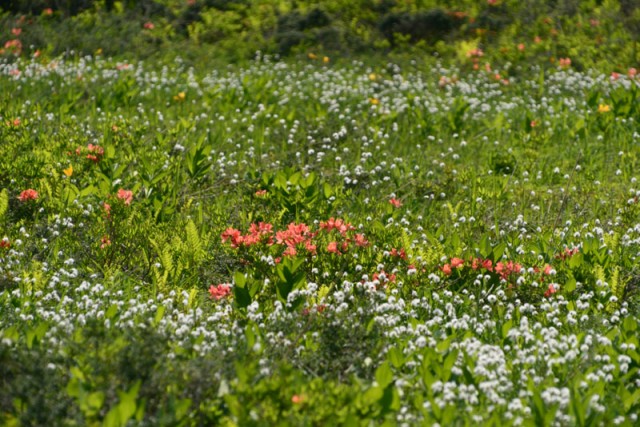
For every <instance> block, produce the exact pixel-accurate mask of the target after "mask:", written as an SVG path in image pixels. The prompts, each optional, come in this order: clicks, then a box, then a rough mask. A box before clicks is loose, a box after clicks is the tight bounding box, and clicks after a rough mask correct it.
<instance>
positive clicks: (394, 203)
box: [389, 198, 402, 208]
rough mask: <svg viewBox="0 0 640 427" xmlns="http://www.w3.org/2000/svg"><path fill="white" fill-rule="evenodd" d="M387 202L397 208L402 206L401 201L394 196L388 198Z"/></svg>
mask: <svg viewBox="0 0 640 427" xmlns="http://www.w3.org/2000/svg"><path fill="white" fill-rule="evenodd" d="M389 203H391V204H392V205H393V207H394V208H399V207H400V206H402V202H401V201H400V200H399V199H396V198H392V199H390V200H389Z"/></svg>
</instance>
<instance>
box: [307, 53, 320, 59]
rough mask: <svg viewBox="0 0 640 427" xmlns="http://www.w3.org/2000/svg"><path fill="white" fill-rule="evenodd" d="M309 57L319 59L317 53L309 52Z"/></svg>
mask: <svg viewBox="0 0 640 427" xmlns="http://www.w3.org/2000/svg"><path fill="white" fill-rule="evenodd" d="M307 56H308V57H309V59H318V55H316V54H315V53H312V52H309V54H308V55H307Z"/></svg>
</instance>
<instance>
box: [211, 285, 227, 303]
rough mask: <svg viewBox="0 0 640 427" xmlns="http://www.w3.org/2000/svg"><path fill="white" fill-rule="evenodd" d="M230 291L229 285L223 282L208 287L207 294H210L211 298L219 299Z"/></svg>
mask: <svg viewBox="0 0 640 427" xmlns="http://www.w3.org/2000/svg"><path fill="white" fill-rule="evenodd" d="M230 293H231V286H230V285H228V284H225V283H223V284H221V285H218V286H214V285H211V286H210V287H209V295H210V296H211V299H215V300H216V301H220V300H221V299H222V298H224V297H226V296H227V295H229V294H230Z"/></svg>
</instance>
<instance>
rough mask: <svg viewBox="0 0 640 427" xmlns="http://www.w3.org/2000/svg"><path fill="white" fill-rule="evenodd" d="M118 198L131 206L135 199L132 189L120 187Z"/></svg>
mask: <svg viewBox="0 0 640 427" xmlns="http://www.w3.org/2000/svg"><path fill="white" fill-rule="evenodd" d="M117 196H118V199H120V200H124V204H125V205H127V206H129V205H130V204H131V201H132V200H133V192H132V191H131V190H125V189H122V188H121V189H119V190H118V195H117Z"/></svg>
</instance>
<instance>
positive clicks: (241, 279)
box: [233, 271, 247, 288]
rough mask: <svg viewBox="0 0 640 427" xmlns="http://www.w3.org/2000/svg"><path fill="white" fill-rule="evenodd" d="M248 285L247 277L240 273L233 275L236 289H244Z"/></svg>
mask: <svg viewBox="0 0 640 427" xmlns="http://www.w3.org/2000/svg"><path fill="white" fill-rule="evenodd" d="M246 283H247V277H246V276H245V275H244V274H242V273H241V272H239V271H236V272H235V273H234V274H233V284H234V287H235V288H244V287H245V284H246Z"/></svg>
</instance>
